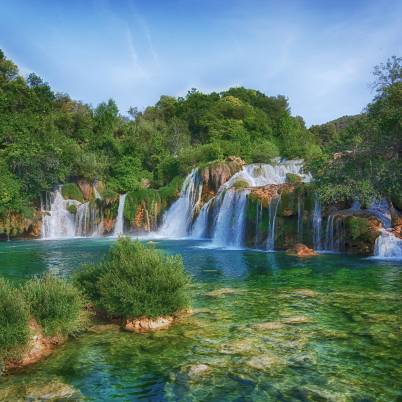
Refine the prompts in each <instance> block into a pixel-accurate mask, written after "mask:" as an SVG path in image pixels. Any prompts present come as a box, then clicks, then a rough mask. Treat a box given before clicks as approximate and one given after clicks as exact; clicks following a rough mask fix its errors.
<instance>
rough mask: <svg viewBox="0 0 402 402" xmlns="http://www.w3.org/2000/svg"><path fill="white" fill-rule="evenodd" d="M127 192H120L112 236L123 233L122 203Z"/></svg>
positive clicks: (123, 203)
mask: <svg viewBox="0 0 402 402" xmlns="http://www.w3.org/2000/svg"><path fill="white" fill-rule="evenodd" d="M126 197H127V194H120V196H119V207H118V209H117V218H116V223H115V225H114V231H113V236H120V235H122V234H123V233H124V205H125V202H126Z"/></svg>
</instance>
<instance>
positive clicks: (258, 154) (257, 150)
mask: <svg viewBox="0 0 402 402" xmlns="http://www.w3.org/2000/svg"><path fill="white" fill-rule="evenodd" d="M277 156H279V149H278V147H277V146H276V145H275V144H274V143H273V142H270V141H264V142H262V143H260V144H254V145H253V150H252V151H251V156H250V157H251V161H252V162H254V163H269V162H270V161H271V159H272V158H275V157H277Z"/></svg>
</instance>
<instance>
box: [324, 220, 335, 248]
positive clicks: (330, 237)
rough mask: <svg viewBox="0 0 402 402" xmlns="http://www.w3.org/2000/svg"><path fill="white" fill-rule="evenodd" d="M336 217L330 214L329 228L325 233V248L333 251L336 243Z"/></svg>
mask: <svg viewBox="0 0 402 402" xmlns="http://www.w3.org/2000/svg"><path fill="white" fill-rule="evenodd" d="M334 219H335V215H329V216H328V220H327V229H326V235H325V250H327V251H331V250H334V249H335V243H334Z"/></svg>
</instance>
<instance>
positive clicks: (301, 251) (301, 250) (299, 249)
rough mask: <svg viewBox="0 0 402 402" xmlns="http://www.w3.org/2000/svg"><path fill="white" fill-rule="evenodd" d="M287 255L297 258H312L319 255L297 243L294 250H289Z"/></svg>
mask: <svg viewBox="0 0 402 402" xmlns="http://www.w3.org/2000/svg"><path fill="white" fill-rule="evenodd" d="M286 253H287V254H289V255H295V256H297V257H312V256H315V255H318V253H316V252H315V251H314V250H313V249H312V248H309V247H307V246H306V245H305V244H302V243H296V244H295V245H294V246H293V247H292V248H290V249H288V250H287V251H286Z"/></svg>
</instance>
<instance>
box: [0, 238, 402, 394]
mask: <svg viewBox="0 0 402 402" xmlns="http://www.w3.org/2000/svg"><path fill="white" fill-rule="evenodd" d="M114 241H115V239H112V238H98V239H96V238H91V239H73V240H62V241H59V240H54V241H21V242H8V243H0V275H2V276H5V277H7V278H10V279H11V280H13V281H15V282H22V281H24V280H26V279H28V278H30V277H32V276H33V275H35V274H39V273H42V272H45V271H47V270H51V271H52V272H55V273H56V274H58V275H62V276H68V275H69V274H70V273H71V272H72V271H73V270H74V269H75V268H76V267H77V266H78V265H79V264H80V263H83V262H91V261H97V260H99V259H100V258H101V257H102V256H103V255H104V254H105V253H106V252H107V250H108V249H109V247H110V245H111V244H112V243H113V242H114ZM149 243H151V244H154V246H155V247H157V248H160V249H162V250H163V251H164V252H166V253H169V254H177V253H180V254H181V255H182V256H183V259H184V263H185V266H186V269H187V271H188V272H189V273H190V274H191V275H192V277H193V285H192V286H191V292H192V296H193V310H194V313H193V315H191V316H189V317H186V318H184V319H182V320H181V321H179V322H178V323H177V324H176V325H175V326H173V327H171V328H170V329H169V330H164V331H160V332H157V333H153V334H132V333H125V332H120V331H117V330H116V329H112V328H108V327H106V328H105V330H104V331H97V332H96V333H95V332H90V333H88V334H85V335H83V336H81V337H79V338H77V339H75V340H71V341H69V342H68V343H67V344H65V345H63V346H62V347H61V348H60V349H58V350H57V351H56V352H55V353H54V354H53V355H52V356H50V357H49V358H48V359H46V360H44V361H42V362H40V363H39V364H37V365H35V366H32V367H30V368H27V369H26V370H24V371H22V372H21V373H18V374H14V375H9V376H5V377H2V378H1V379H0V400H18V399H22V400H24V399H28V400H35V398H37V399H38V398H42V399H45V398H47V399H50V400H51V398H53V399H57V398H58V400H74V401H76V400H93V401H110V400H116V401H117V400H121V401H126V400H133V401H135V400H147V401H206V400H208V401H239V400H244V401H246V400H247V401H249V400H252V401H267V400H273V401H276V400H278V401H363V400H364V401H397V400H400V398H402V334H401V332H402V315H401V311H402V264H401V262H400V261H382V260H374V259H367V258H358V257H351V256H346V255H342V254H322V255H319V256H317V257H312V258H305V259H301V258H297V257H291V256H288V255H286V254H284V253H279V252H271V253H266V252H259V251H253V250H227V249H226V250H225V249H219V248H213V249H212V248H209V246H208V242H205V241H190V240H175V241H173V240H169V241H168V240H157V239H153V240H151V241H149ZM39 400H40V399H39Z"/></svg>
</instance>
